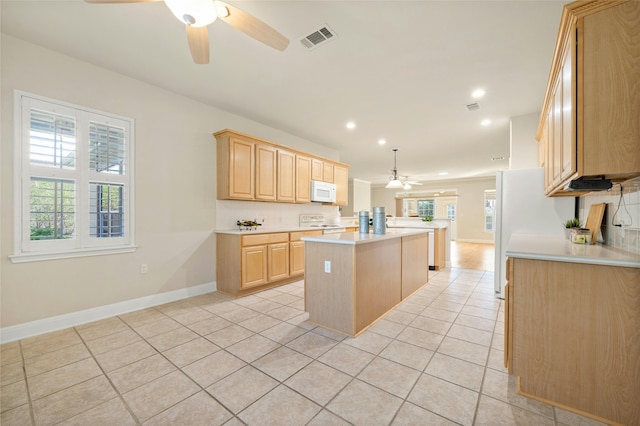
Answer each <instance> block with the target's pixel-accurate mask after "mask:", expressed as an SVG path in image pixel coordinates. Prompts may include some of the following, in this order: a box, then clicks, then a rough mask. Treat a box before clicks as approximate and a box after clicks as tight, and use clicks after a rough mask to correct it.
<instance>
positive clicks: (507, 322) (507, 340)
mask: <svg viewBox="0 0 640 426" xmlns="http://www.w3.org/2000/svg"><path fill="white" fill-rule="evenodd" d="M512 262H513V261H512V259H510V258H507V266H506V276H507V283H506V285H505V286H504V367H505V368H506V369H507V371H508V372H509V373H512V372H513V364H512V355H513V334H512V333H513V327H512V322H511V318H512V315H513V313H512V308H513V278H512V276H513V273H512V271H513V267H512Z"/></svg>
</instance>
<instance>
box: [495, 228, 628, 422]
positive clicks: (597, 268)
mask: <svg viewBox="0 0 640 426" xmlns="http://www.w3.org/2000/svg"><path fill="white" fill-rule="evenodd" d="M506 255H507V285H506V287H505V334H504V335H505V366H506V367H507V369H508V371H509V373H510V374H514V375H516V376H517V386H518V388H517V389H518V393H520V394H522V395H525V396H527V397H530V398H534V399H538V400H540V401H543V402H546V403H549V404H552V405H556V406H559V407H562V408H564V409H568V410H570V411H574V412H576V413H578V414H581V415H585V416H588V417H592V418H594V419H596V420H599V421H601V422H605V423H612V424H628V425H632V424H634V425H637V424H640V404H638V401H640V254H636V253H630V252H625V251H622V250H619V249H615V248H612V247H608V246H606V245H599V244H596V245H581V244H572V243H570V242H569V241H567V240H566V239H565V238H562V237H559V236H549V235H524V234H513V235H512V236H511V239H510V241H509V246H508V248H507V251H506Z"/></svg>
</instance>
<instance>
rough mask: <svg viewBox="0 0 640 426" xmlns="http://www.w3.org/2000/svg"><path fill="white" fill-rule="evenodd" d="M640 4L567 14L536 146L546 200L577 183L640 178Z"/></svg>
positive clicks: (621, 2)
mask: <svg viewBox="0 0 640 426" xmlns="http://www.w3.org/2000/svg"><path fill="white" fill-rule="evenodd" d="M638 46H640V2H638V1H625V0H616V1H609V2H603V1H580V2H573V3H570V4H568V5H566V6H565V7H564V10H563V13H562V18H561V22H560V31H559V33H558V39H557V41H556V47H555V52H554V55H553V62H552V68H551V73H550V78H549V82H548V84H547V91H546V95H545V101H544V104H543V108H542V114H541V118H540V122H539V125H538V133H537V138H538V140H539V141H540V143H541V144H543V147H542V148H541V149H540V152H541V153H544V155H545V158H544V161H543V162H544V167H545V169H546V172H547V173H545V177H546V182H545V188H546V190H545V192H546V194H547V195H553V196H555V195H576V193H575V192H565V191H564V188H565V187H566V185H567V184H568V183H569V181H571V180H575V179H578V178H581V177H584V178H600V177H606V178H609V179H612V180H614V181H622V180H626V179H628V178H631V177H634V176H638V175H640V120H639V119H638V117H640V84H638V81H639V78H640V77H638V76H640V52H639V49H638Z"/></svg>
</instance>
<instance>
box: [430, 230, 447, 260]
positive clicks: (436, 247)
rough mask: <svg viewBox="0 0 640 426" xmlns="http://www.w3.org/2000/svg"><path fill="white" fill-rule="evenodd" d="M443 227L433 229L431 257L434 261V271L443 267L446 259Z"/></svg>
mask: <svg viewBox="0 0 640 426" xmlns="http://www.w3.org/2000/svg"><path fill="white" fill-rule="evenodd" d="M445 232H447V230H446V229H445V228H436V229H434V230H433V259H434V262H435V267H436V271H437V270H440V269H441V268H444V267H445V266H446V264H447V261H446V255H447V252H446V247H445V235H444V234H445Z"/></svg>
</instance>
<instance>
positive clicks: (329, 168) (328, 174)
mask: <svg viewBox="0 0 640 426" xmlns="http://www.w3.org/2000/svg"><path fill="white" fill-rule="evenodd" d="M322 180H323V181H324V182H328V183H333V163H329V162H327V161H325V162H324V164H323V165H322Z"/></svg>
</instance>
